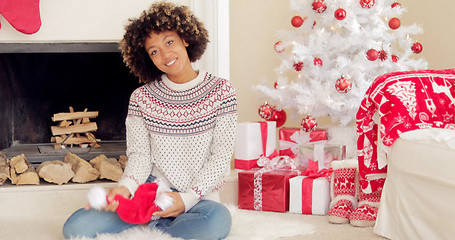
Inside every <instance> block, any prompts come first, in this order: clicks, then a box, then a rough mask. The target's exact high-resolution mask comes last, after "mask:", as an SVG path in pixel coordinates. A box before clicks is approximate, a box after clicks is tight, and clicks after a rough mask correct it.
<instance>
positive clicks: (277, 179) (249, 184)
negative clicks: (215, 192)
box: [238, 170, 298, 212]
mask: <svg viewBox="0 0 455 240" xmlns="http://www.w3.org/2000/svg"><path fill="white" fill-rule="evenodd" d="M257 171H259V170H249V171H243V172H239V173H238V179H239V189H238V191H239V192H238V206H239V208H240V209H249V210H258V211H273V212H286V211H288V210H289V179H290V178H293V177H295V176H297V175H298V173H297V172H296V171H292V170H272V171H270V172H265V173H262V174H258V173H257ZM255 173H256V174H255ZM255 175H256V176H255ZM258 175H261V176H260V177H261V179H258V178H259V176H258ZM258 203H259V204H258Z"/></svg>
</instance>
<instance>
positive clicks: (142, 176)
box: [119, 93, 153, 195]
mask: <svg viewBox="0 0 455 240" xmlns="http://www.w3.org/2000/svg"><path fill="white" fill-rule="evenodd" d="M125 123H126V142H127V152H126V154H127V156H128V164H127V166H126V168H125V171H124V172H123V176H122V177H121V179H120V180H119V185H120V186H125V187H127V188H128V190H129V191H130V193H131V194H132V195H134V193H135V192H136V190H137V188H138V187H139V185H140V184H143V183H144V182H145V181H146V180H147V178H148V176H149V175H150V173H151V171H152V168H153V159H152V155H151V153H150V138H149V133H148V130H147V127H146V125H145V122H144V119H143V117H142V116H141V114H140V110H139V104H138V102H137V101H136V97H135V94H134V93H133V95H132V97H131V99H130V104H129V107H128V116H127V118H126V121H125Z"/></svg>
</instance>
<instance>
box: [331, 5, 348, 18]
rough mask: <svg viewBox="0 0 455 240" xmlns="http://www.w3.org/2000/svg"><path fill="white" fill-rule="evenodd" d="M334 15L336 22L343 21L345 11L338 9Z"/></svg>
mask: <svg viewBox="0 0 455 240" xmlns="http://www.w3.org/2000/svg"><path fill="white" fill-rule="evenodd" d="M334 15H335V18H336V19H337V20H343V19H345V18H346V11H345V10H344V9H343V8H341V7H340V8H338V9H337V10H336V11H335V13H334Z"/></svg>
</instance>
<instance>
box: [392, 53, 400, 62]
mask: <svg viewBox="0 0 455 240" xmlns="http://www.w3.org/2000/svg"><path fill="white" fill-rule="evenodd" d="M398 59H399V58H398V57H397V56H396V55H392V61H393V62H395V63H396V62H398Z"/></svg>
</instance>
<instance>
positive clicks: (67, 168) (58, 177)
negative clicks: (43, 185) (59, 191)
mask: <svg viewBox="0 0 455 240" xmlns="http://www.w3.org/2000/svg"><path fill="white" fill-rule="evenodd" d="M36 171H37V172H38V175H39V176H40V177H41V178H42V179H44V180H46V181H47V182H50V183H56V184H58V185H62V184H64V183H68V182H69V180H71V178H73V177H74V172H73V170H71V164H69V163H65V162H63V161H60V160H55V161H46V162H43V163H41V164H40V165H39V166H38V168H36Z"/></svg>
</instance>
